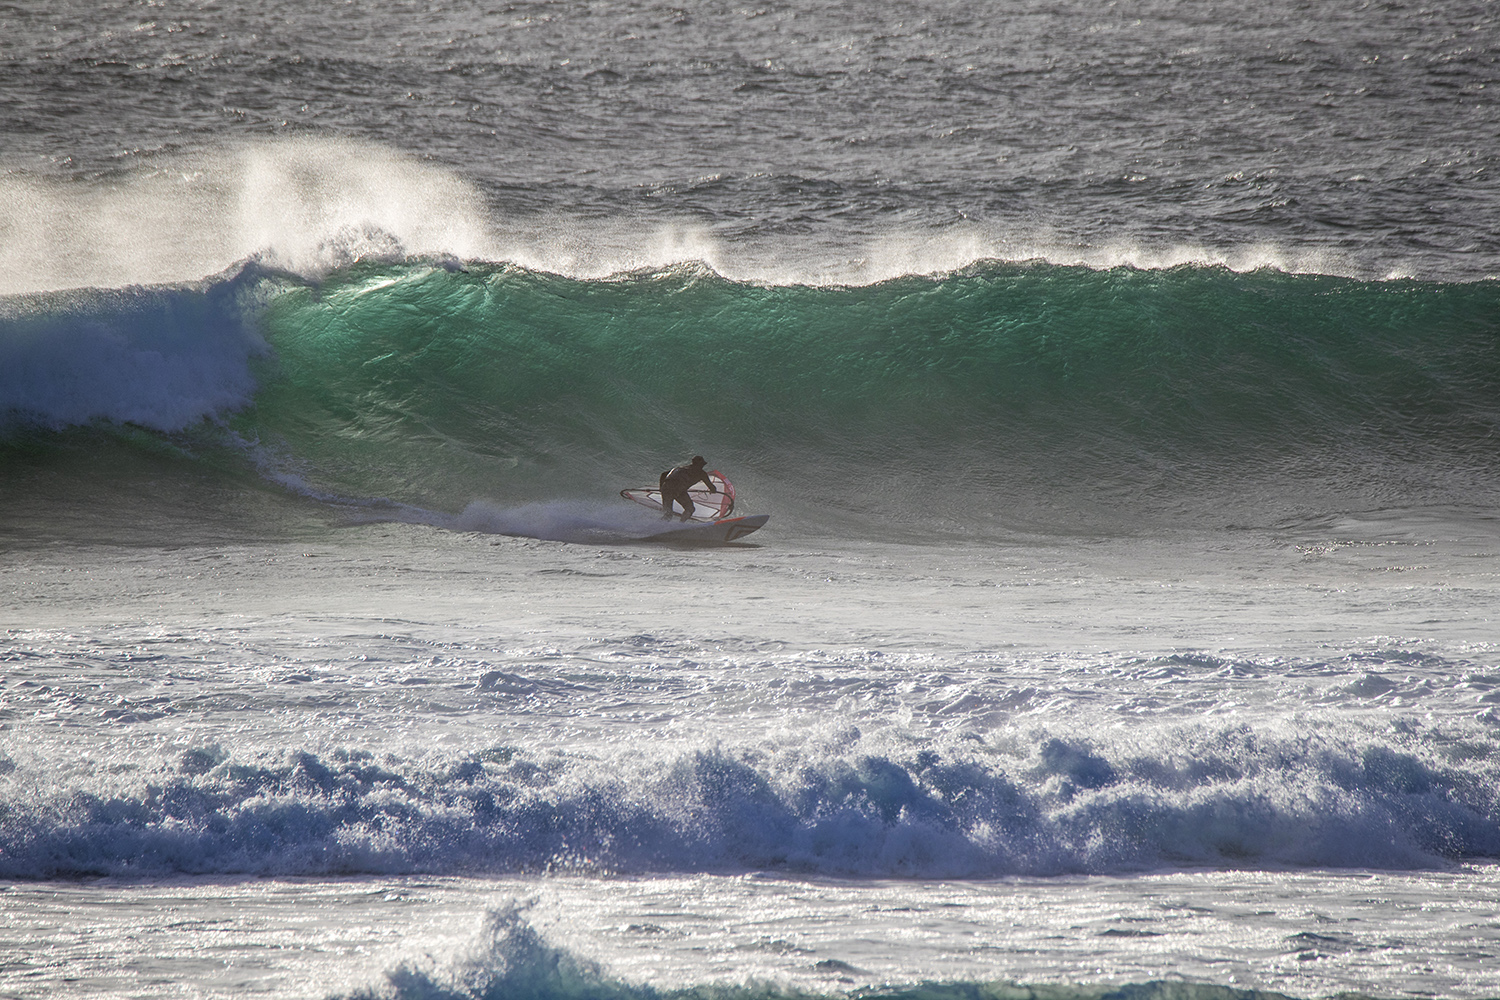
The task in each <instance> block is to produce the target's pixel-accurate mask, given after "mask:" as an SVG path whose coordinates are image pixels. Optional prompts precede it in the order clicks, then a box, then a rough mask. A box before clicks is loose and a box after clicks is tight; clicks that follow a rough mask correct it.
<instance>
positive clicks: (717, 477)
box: [620, 469, 734, 524]
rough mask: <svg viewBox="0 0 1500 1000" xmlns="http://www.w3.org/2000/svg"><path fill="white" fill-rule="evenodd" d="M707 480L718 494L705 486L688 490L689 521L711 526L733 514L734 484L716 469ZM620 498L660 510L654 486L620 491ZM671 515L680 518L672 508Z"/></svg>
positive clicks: (658, 495) (659, 499)
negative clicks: (711, 481)
mask: <svg viewBox="0 0 1500 1000" xmlns="http://www.w3.org/2000/svg"><path fill="white" fill-rule="evenodd" d="M708 478H709V479H712V480H713V482H714V485H715V486H717V487H718V489H719V492H717V493H710V492H709V490H708V487H707V486H702V485H699V486H694V487H693V488H691V489H690V490H688V498H689V499H690V500H692V501H693V516H692V518H690V520H693V521H701V522H703V523H705V524H711V523H713V522H714V521H719V520H722V519H724V518H726V517H728V516H729V515H730V514H732V513H734V484H733V483H731V482H730V481H729V480H727V479H725V478H724V474H723V473H722V472H720V471H719V470H718V469H715V470H714V471H712V472H710V473H709V474H708ZM620 496H622V497H624V498H625V499H626V500H634V501H635V502H636V503H638V504H640V505H641V506H642V507H649V508H651V509H652V510H661V490H660V489H658V488H657V487H655V486H638V487H635V488H634V489H628V490H621V491H620ZM672 510H673V513H674V514H676V515H678V516H681V511H680V510H679V509H678V508H677V507H676V506H673V508H672Z"/></svg>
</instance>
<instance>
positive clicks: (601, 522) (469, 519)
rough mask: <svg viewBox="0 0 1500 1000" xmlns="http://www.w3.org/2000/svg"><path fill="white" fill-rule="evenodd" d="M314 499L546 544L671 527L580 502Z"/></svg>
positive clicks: (643, 534) (364, 513)
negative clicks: (423, 503)
mask: <svg viewBox="0 0 1500 1000" xmlns="http://www.w3.org/2000/svg"><path fill="white" fill-rule="evenodd" d="M317 498H318V499H324V500H330V501H331V502H334V503H339V504H343V505H352V506H353V507H354V508H355V509H354V513H353V515H352V519H353V520H355V521H357V522H361V523H372V522H378V521H400V522H404V523H407V524H425V525H429V526H431V527H434V528H445V529H447V530H449V531H468V532H477V533H480V534H487V535H509V536H512V537H517V538H536V539H540V540H543V541H549V542H581V543H589V542H630V541H644V540H648V539H650V538H651V537H652V536H654V535H657V534H660V533H661V532H663V531H667V530H669V529H670V528H672V527H674V526H675V523H672V522H663V521H662V519H661V518H660V517H658V516H656V515H654V514H652V513H651V512H650V511H647V510H645V509H644V508H642V509H632V508H631V507H628V506H626V505H625V504H620V503H615V504H603V503H591V502H588V501H583V500H551V501H547V502H545V503H530V504H524V505H522V506H519V507H507V506H504V505H503V504H498V503H494V502H493V501H489V500H475V501H474V502H472V503H470V504H469V505H468V506H467V507H465V508H464V509H463V510H462V511H460V512H459V513H457V514H445V513H442V512H440V511H432V510H426V509H423V508H421V507H415V506H411V505H409V504H400V503H395V502H393V501H388V500H371V501H347V500H339V499H337V498H330V497H327V496H321V495H320V496H318V497H317Z"/></svg>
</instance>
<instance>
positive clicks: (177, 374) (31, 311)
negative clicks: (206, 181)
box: [0, 268, 270, 432]
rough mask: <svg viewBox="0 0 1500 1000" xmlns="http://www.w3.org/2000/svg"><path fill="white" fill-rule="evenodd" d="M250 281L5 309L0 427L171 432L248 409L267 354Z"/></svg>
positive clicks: (63, 297) (66, 296)
mask: <svg viewBox="0 0 1500 1000" xmlns="http://www.w3.org/2000/svg"><path fill="white" fill-rule="evenodd" d="M253 272H254V269H253V268H246V269H242V270H241V271H240V272H239V273H238V274H236V275H233V276H231V277H228V278H223V279H218V280H211V281H208V282H203V283H200V284H195V285H189V286H180V287H170V286H167V287H154V288H127V289H122V290H118V291H100V290H87V291H78V292H71V293H57V294H51V295H44V296H40V295H39V296H21V297H15V298H11V299H9V300H5V301H4V302H3V303H0V422H8V423H18V422H19V423H27V424H39V425H41V426H44V427H49V428H53V429H59V428H62V427H66V426H71V425H78V424H87V423H90V422H92V421H101V420H102V421H111V422H115V423H128V424H136V425H139V426H142V427H147V428H151V429H152V430H157V431H165V432H172V431H179V430H182V429H184V428H186V427H188V426H190V425H192V424H195V423H197V422H199V421H201V420H204V419H206V418H209V417H214V416H217V415H220V414H224V413H227V412H229V411H232V410H236V409H239V408H241V407H244V406H246V405H248V404H249V403H250V401H251V399H252V397H253V395H254V392H255V389H256V387H257V382H256V378H255V376H254V374H253V372H252V368H251V362H252V360H253V359H255V358H257V357H260V356H263V355H265V354H267V353H268V352H269V350H270V348H269V347H268V345H267V344H266V342H265V340H264V339H263V338H262V336H261V334H260V332H259V330H258V329H257V328H256V326H255V324H254V322H253V320H252V319H251V316H250V314H249V313H248V312H247V308H248V299H249V293H250V289H251V287H252V285H253V283H254V281H255V280H256V278H255V275H254V273H253Z"/></svg>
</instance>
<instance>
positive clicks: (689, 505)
mask: <svg viewBox="0 0 1500 1000" xmlns="http://www.w3.org/2000/svg"><path fill="white" fill-rule="evenodd" d="M679 502H680V503H681V504H682V519H683V520H684V521H686V520H688V519H689V518H691V517H692V516H693V499H692V497H690V496H688V495H687V494H686V493H684V494H683V495H682V496H681V497H680V498H679Z"/></svg>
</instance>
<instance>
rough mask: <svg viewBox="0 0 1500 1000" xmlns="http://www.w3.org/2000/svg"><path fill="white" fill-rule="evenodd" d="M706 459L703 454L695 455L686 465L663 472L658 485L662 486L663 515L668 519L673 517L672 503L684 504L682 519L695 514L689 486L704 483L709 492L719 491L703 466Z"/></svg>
mask: <svg viewBox="0 0 1500 1000" xmlns="http://www.w3.org/2000/svg"><path fill="white" fill-rule="evenodd" d="M705 463H706V459H704V457H703V456H702V455H694V456H693V460H692V461H691V462H688V463H687V464H685V465H679V466H677V467H676V468H674V469H669V470H668V471H666V472H663V473H662V474H661V477H660V479H658V481H657V482H658V485H660V486H661V516H662V517H664V518H667V519H668V520H670V519H671V517H672V504H673V503H680V504H682V519H683V520H684V521H686V520H687V519H688V518H690V517H692V516H693V501H692V499H691V498H690V497H689V496H688V487H689V486H693V485H695V484H697V483H702V484H703V485H705V486H707V487H708V492H710V493H717V492H719V488H718V487H717V486H715V485H714V481H713V480H712V479H710V478H709V476H708V472H707V471H706V470H705V469H704V468H703V466H704V464H705Z"/></svg>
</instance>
